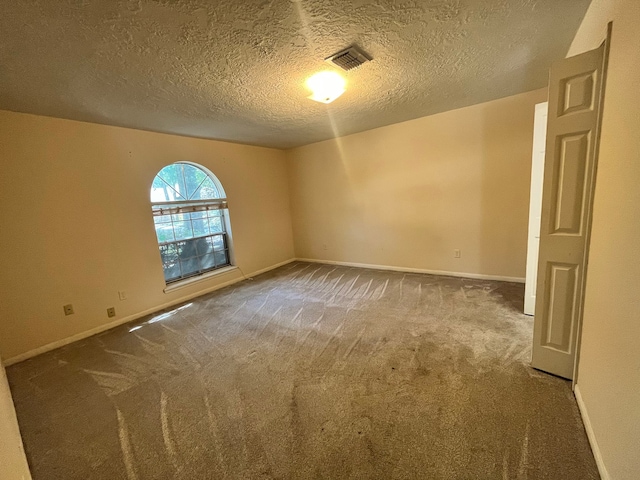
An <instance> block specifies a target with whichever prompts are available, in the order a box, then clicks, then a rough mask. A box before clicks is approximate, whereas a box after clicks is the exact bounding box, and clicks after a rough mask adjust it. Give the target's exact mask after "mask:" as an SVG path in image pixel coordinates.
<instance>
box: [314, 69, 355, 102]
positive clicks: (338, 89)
mask: <svg viewBox="0 0 640 480" xmlns="http://www.w3.org/2000/svg"><path fill="white" fill-rule="evenodd" d="M306 83H307V88H308V89H309V90H311V92H312V93H311V95H309V97H307V98H310V99H311V100H315V101H316V102H320V103H331V102H333V101H334V100H335V99H336V98H338V97H339V96H340V95H342V94H343V93H344V91H345V87H346V85H347V81H346V80H345V79H344V78H342V77H341V76H340V74H339V73H337V72H332V71H324V72H318V73H316V74H314V75H312V76H311V77H309V78H308V79H307V82H306Z"/></svg>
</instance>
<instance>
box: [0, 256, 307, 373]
mask: <svg viewBox="0 0 640 480" xmlns="http://www.w3.org/2000/svg"><path fill="white" fill-rule="evenodd" d="M295 261H296V259H295V258H290V259H289V260H285V261H284V262H280V263H276V264H275V265H271V266H269V267H266V268H262V269H260V270H257V271H255V272H252V273H250V274H246V275H245V274H242V272H241V271H240V270H239V273H241V275H242V276H239V277H236V278H233V279H231V280H228V281H226V282H222V283H219V284H217V285H214V286H212V287H209V288H205V289H203V290H200V291H198V292H196V293H192V294H189V295H185V296H183V297H180V298H176V299H174V300H171V301H170V302H167V303H163V304H161V305H156V306H154V307H151V308H149V309H147V310H143V311H142V312H137V313H134V314H132V315H127V316H126V317H122V318H119V319H117V320H114V321H113V322H109V323H105V324H104V325H100V326H98V327H95V328H92V329H90V330H86V331H84V332H80V333H77V334H75V335H72V336H70V337H67V338H63V339H62V340H57V341H55V342H51V343H48V344H46V345H43V346H41V347H38V348H34V349H33V350H29V351H28V352H25V353H21V354H19V355H16V356H14V357H11V358H8V359H6V360H4V361H3V362H2V363H3V364H4V365H5V366H7V367H8V366H9V365H13V364H14V363H18V362H22V361H24V360H28V359H29V358H32V357H35V356H37V355H40V354H42V353H46V352H49V351H51V350H55V349H56V348H60V347H64V346H65V345H69V344H70V343H73V342H77V341H78V340H84V339H85V338H88V337H92V336H93V335H97V334H98V333H102V332H105V331H107V330H110V329H112V328H115V327H118V326H120V325H123V324H125V323H129V322H132V321H134V320H137V319H138V318H141V317H144V316H145V315H149V314H152V313H155V312H158V311H160V310H164V309H165V308H169V307H172V306H174V305H178V304H180V303H184V302H186V301H188V300H191V299H192V298H196V297H199V296H201V295H205V294H207V293H210V292H214V291H216V290H220V289H221V288H224V287H228V286H229V285H233V284H234V283H238V282H241V281H243V280H246V279H248V278H251V277H255V276H257V275H260V274H261V273H266V272H268V271H270V270H274V269H276V268H278V267H282V266H283V265H287V264H289V263H291V262H295Z"/></svg>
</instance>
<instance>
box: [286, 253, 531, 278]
mask: <svg viewBox="0 0 640 480" xmlns="http://www.w3.org/2000/svg"><path fill="white" fill-rule="evenodd" d="M296 260H298V261H300V262H311V263H326V264H329V265H341V266H343V267H356V268H370V269H373V270H392V271H394V272H407V273H427V274H429V275H443V276H446V277H462V278H473V279H477V280H498V281H500V282H515V283H525V279H524V278H523V277H504V276H502V275H484V274H482V273H463V272H445V271H442V270H427V269H424V268H411V267H395V266H390V265H373V264H370V263H353V262H336V261H333V260H318V259H314V258H296Z"/></svg>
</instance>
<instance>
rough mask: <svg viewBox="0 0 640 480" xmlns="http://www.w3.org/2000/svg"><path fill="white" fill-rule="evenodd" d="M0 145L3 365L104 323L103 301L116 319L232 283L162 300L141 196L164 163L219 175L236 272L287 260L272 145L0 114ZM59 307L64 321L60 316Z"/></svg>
mask: <svg viewBox="0 0 640 480" xmlns="http://www.w3.org/2000/svg"><path fill="white" fill-rule="evenodd" d="M0 146H1V149H0V152H1V155H2V158H1V159H0V205H2V212H1V216H2V235H0V251H1V252H2V255H1V256H0V292H1V293H0V295H1V300H2V309H1V310H0V316H1V317H0V353H1V354H2V356H3V358H5V359H7V358H11V357H13V356H15V355H18V354H22V353H24V352H27V351H29V350H32V349H35V348H37V347H41V346H43V345H45V344H48V343H50V342H55V341H58V340H61V339H65V338H68V337H70V336H72V335H76V334H80V333H82V332H86V331H88V330H92V329H95V328H99V327H101V326H103V325H105V324H107V323H109V322H111V321H112V320H113V319H109V318H107V315H106V308H107V307H109V306H114V307H116V312H117V314H118V316H117V317H116V320H117V319H122V318H124V317H128V316H131V315H136V314H139V313H140V312H143V311H146V310H149V309H157V308H158V307H159V306H162V305H165V304H167V303H172V302H176V301H179V300H180V299H181V298H185V297H188V296H192V295H195V294H197V293H198V292H202V291H204V290H207V289H210V288H212V287H215V285H217V284H220V283H222V282H227V281H229V280H233V279H235V278H238V277H239V276H240V273H239V272H237V271H236V272H232V273H229V274H225V275H221V276H218V277H216V278H214V279H209V280H206V281H203V282H200V283H197V284H195V285H193V286H190V287H188V288H184V289H180V290H178V291H175V292H172V293H169V294H165V293H163V288H164V287H165V284H164V279H163V273H162V266H161V264H160V256H159V253H158V247H157V244H156V239H155V233H154V228H153V219H152V217H151V211H150V204H149V189H150V186H151V182H152V180H153V178H154V176H155V175H156V173H157V172H158V171H159V170H160V169H161V168H162V167H163V166H165V165H167V164H170V163H173V162H176V161H179V160H189V161H192V162H196V163H199V164H201V165H204V166H205V167H207V168H209V169H210V170H211V171H212V172H213V173H214V174H215V175H216V176H217V177H218V178H219V179H220V181H221V182H222V184H223V186H224V188H225V191H226V193H227V197H228V199H229V211H230V217H231V227H232V232H233V239H234V246H235V257H236V262H237V265H238V266H239V267H241V269H242V270H243V271H244V272H245V273H246V274H250V273H252V272H255V271H257V270H260V269H264V268H267V267H269V266H272V265H274V264H277V263H279V262H283V261H286V260H288V259H290V258H292V257H293V255H294V253H293V241H292V230H291V219H290V214H289V192H288V183H287V174H286V162H285V155H284V152H282V151H281V150H274V149H267V148H258V147H251V146H244V145H237V144H230V143H224V142H216V141H211V140H201V139H194V138H187V137H179V136H174V135H164V134H158V133H151V132H144V131H139V130H131V129H124V128H117V127H109V126H104V125H96V124H89V123H82V122H74V121H68V120H60V119H54V118H48V117H39V116H33V115H24V114H18V113H11V112H6V111H4V112H0ZM118 290H125V291H126V292H127V295H128V298H127V300H124V301H119V300H118V294H117V292H118ZM66 303H72V304H73V305H74V308H75V314H74V315H71V316H67V317H65V316H64V314H63V310H62V305H64V304H66Z"/></svg>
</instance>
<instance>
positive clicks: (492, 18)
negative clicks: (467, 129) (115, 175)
mask: <svg viewBox="0 0 640 480" xmlns="http://www.w3.org/2000/svg"><path fill="white" fill-rule="evenodd" d="M588 5H589V0H562V1H559V0H437V1H409V0H396V1H393V0H387V1H382V0H381V1H371V0H370V1H365V0H353V1H350V2H348V1H344V0H316V1H310V0H219V1H211V0H209V1H207V0H155V1H151V0H147V1H142V0H138V1H134V0H129V1H127V0H110V1H105V0H56V1H52V0H20V1H17V0H0V109H7V110H14V111H19V112H28V113H36V114H42V115H51V116H55V117H63V118H70V119H76V120H84V121H90V122H98V123H105V124H111V125H121V126H126V127H134V128H141V129H146V130H155V131H161V132H171V133H178V134H184V135H191V136H198V137H206V138H215V139H222V140H231V141H236V142H242V143H251V144H258V145H266V146H274V147H281V148H285V147H292V146H297V145H303V144H307V143H311V142H315V141H319V140H323V139H327V138H330V137H333V136H337V135H345V134H349V133H355V132H358V131H362V130H367V129H370V128H374V127H379V126H382V125H387V124H390V123H395V122H400V121H404V120H408V119H411V118H416V117H421V116H424V115H429V114H433V113H437V112H442V111H446V110H450V109H454V108H459V107H462V106H466V105H471V104H475V103H480V102H484V101H488V100H492V99H496V98H500V97H504V96H508V95H513V94H516V93H520V92H524V91H528V90H533V89H536V88H540V87H543V86H545V85H546V83H547V71H548V67H549V65H550V63H551V61H553V60H555V59H558V58H561V57H563V56H564V54H565V53H566V51H567V49H568V47H569V43H570V39H571V38H572V37H573V34H574V33H575V31H576V29H577V28H578V25H579V23H580V21H581V19H582V17H583V15H584V13H585V11H586V9H587V7H588ZM354 43H355V44H357V45H359V46H360V47H362V48H363V49H364V50H365V51H366V52H367V53H368V54H370V55H371V56H373V58H374V60H373V62H370V63H368V64H365V65H364V66H362V67H361V68H359V69H356V70H354V71H351V72H349V73H345V76H346V78H347V81H348V87H347V92H346V93H345V94H344V95H343V96H342V97H340V98H339V99H338V100H336V101H335V102H334V103H333V104H331V105H329V106H326V105H322V104H319V103H314V102H312V101H311V100H308V99H307V98H306V97H307V95H308V94H309V92H307V91H306V89H305V87H304V81H305V79H306V78H307V77H308V76H310V75H311V74H313V73H315V72H317V71H319V70H322V69H327V68H332V67H330V66H329V65H328V64H326V63H325V62H324V61H323V59H324V58H325V57H327V56H329V55H331V54H333V53H335V52H336V51H338V50H340V49H342V48H344V47H347V46H349V45H351V44H354Z"/></svg>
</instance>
